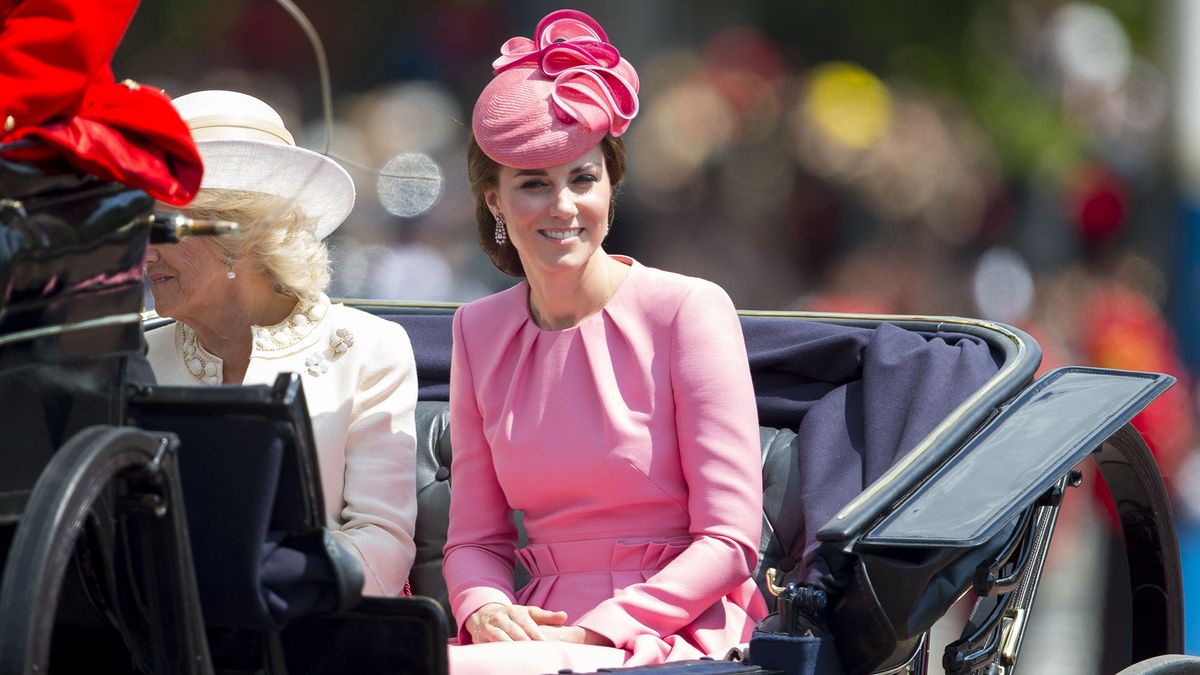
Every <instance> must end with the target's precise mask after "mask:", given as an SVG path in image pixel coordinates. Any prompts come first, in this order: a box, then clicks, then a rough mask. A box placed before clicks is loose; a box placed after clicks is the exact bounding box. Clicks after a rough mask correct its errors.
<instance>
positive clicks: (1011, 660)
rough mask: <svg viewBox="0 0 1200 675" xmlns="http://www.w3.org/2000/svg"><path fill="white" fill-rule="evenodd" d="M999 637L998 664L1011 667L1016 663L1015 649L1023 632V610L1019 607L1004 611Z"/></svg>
mask: <svg viewBox="0 0 1200 675" xmlns="http://www.w3.org/2000/svg"><path fill="white" fill-rule="evenodd" d="M1002 621H1003V622H1004V623H1003V626H1002V627H1001V629H1000V630H1001V633H1002V636H1001V638H1000V665H1002V666H1004V667H1005V668H1012V667H1013V666H1015V665H1017V649H1018V648H1019V647H1020V646H1021V637H1022V636H1023V635H1024V634H1025V610H1024V609H1021V608H1020V607H1017V608H1014V609H1010V610H1008V611H1006V612H1005V613H1004V619H1003V620H1002Z"/></svg>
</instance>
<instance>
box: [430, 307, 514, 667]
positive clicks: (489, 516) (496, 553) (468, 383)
mask: <svg viewBox="0 0 1200 675" xmlns="http://www.w3.org/2000/svg"><path fill="white" fill-rule="evenodd" d="M465 311H467V306H464V307H463V308H460V309H459V310H458V312H457V313H456V314H455V315H454V351H453V354H452V358H451V360H450V442H451V446H452V447H453V448H454V458H453V460H452V461H451V465H450V481H451V485H452V486H453V487H452V489H451V490H450V529H449V532H448V533H447V535H446V547H445V551H444V557H443V560H442V575H443V576H444V577H445V579H446V589H447V591H448V592H449V595H450V610H451V612H453V614H454V619H455V621H456V622H457V625H458V640H459V643H460V644H468V643H470V641H471V636H470V634H469V633H468V632H467V631H466V630H464V629H463V622H464V621H465V620H466V619H467V617H468V616H470V615H471V614H472V613H474V612H475V610H477V609H479V608H480V607H482V606H484V605H486V604H488V603H491V602H498V603H501V604H505V605H510V604H513V603H514V602H515V596H514V594H513V566H514V564H515V561H514V554H513V547H514V546H515V544H516V539H517V531H516V527H515V526H514V525H513V520H512V510H511V509H510V508H509V505H508V500H507V498H506V497H505V495H504V490H503V489H502V488H501V487H500V483H499V481H498V480H497V478H496V470H495V467H494V465H493V464H492V456H491V446H490V445H489V444H488V441H487V438H486V437H485V435H484V432H483V418H482V416H481V415H480V413H479V404H478V401H477V398H476V394H475V384H474V378H473V375H472V373H471V364H470V360H469V358H468V356H467V346H466V342H465V340H464V333H465V332H466V328H465V327H464V325H463V324H464V319H463V314H464V312H465Z"/></svg>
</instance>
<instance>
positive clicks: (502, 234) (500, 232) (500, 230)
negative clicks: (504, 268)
mask: <svg viewBox="0 0 1200 675" xmlns="http://www.w3.org/2000/svg"><path fill="white" fill-rule="evenodd" d="M492 236H494V237H495V238H496V244H497V245H499V246H503V245H504V242H505V241H507V240H508V230H507V229H505V228H504V214H503V213H500V212H499V211H497V212H496V230H495V232H494V233H493V235H492Z"/></svg>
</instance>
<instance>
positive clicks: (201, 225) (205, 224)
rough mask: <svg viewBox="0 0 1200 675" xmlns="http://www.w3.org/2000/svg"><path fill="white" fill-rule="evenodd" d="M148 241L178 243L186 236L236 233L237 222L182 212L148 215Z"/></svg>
mask: <svg viewBox="0 0 1200 675" xmlns="http://www.w3.org/2000/svg"><path fill="white" fill-rule="evenodd" d="M149 222H150V241H151V243H155V244H168V243H178V242H179V241H180V240H182V239H184V238H186V237H196V236H223V235H229V234H236V233H237V231H238V224H237V223H235V222H233V221H231V220H217V219H215V218H214V219H208V218H188V217H187V216H185V215H183V214H182V213H162V212H159V213H154V214H151V215H150V218H149Z"/></svg>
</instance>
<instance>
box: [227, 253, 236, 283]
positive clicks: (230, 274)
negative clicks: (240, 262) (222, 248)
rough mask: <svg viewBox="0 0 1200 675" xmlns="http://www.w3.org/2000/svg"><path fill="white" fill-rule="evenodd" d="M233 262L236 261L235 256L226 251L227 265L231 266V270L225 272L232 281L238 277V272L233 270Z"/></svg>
mask: <svg viewBox="0 0 1200 675" xmlns="http://www.w3.org/2000/svg"><path fill="white" fill-rule="evenodd" d="M233 263H234V260H233V256H232V255H229V254H228V253H226V254H225V265H226V266H227V267H229V271H228V272H226V273H225V278H226V279H228V280H230V281H233V280H234V279H236V278H237V272H234V271H233Z"/></svg>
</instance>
